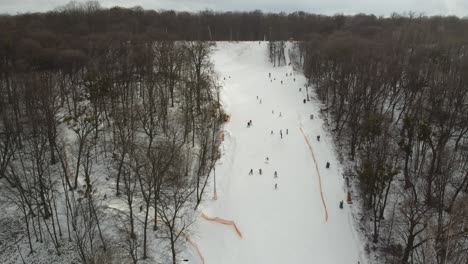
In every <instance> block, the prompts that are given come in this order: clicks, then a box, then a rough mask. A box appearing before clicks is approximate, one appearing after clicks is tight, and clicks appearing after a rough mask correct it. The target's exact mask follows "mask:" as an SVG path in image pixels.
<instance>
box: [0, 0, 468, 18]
mask: <svg viewBox="0 0 468 264" xmlns="http://www.w3.org/2000/svg"><path fill="white" fill-rule="evenodd" d="M67 2H69V1H68V0H0V13H10V14H16V13H25V12H37V11H48V10H51V9H53V8H55V7H57V6H60V5H64V4H66V3H67ZM78 2H81V0H79V1H78ZM99 2H100V3H101V5H102V6H105V7H111V6H116V5H117V6H123V7H132V6H141V7H143V8H145V9H155V10H160V9H174V10H178V11H199V10H205V9H211V10H215V11H250V10H255V9H260V10H262V11H264V12H282V11H283V12H293V11H306V12H310V13H317V14H326V15H333V14H336V13H343V14H357V13H367V14H375V15H378V16H380V15H384V16H388V15H390V14H391V13H392V12H398V13H403V12H408V11H414V12H416V13H424V14H426V15H457V16H460V17H464V16H466V15H468V0H100V1H99Z"/></svg>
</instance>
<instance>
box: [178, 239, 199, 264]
mask: <svg viewBox="0 0 468 264" xmlns="http://www.w3.org/2000/svg"><path fill="white" fill-rule="evenodd" d="M182 234H183V236H184V237H185V239H186V240H187V241H188V242H189V243H190V245H192V247H194V248H195V250H196V251H197V253H198V256H199V257H200V259H201V261H202V263H203V264H205V258H204V257H203V255H202V253H201V251H200V248H199V247H198V245H197V244H196V243H195V242H193V240H192V239H190V237H189V236H187V235H186V234H185V233H182Z"/></svg>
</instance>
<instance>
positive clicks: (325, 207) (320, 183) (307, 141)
mask: <svg viewBox="0 0 468 264" xmlns="http://www.w3.org/2000/svg"><path fill="white" fill-rule="evenodd" d="M299 129H300V130H301V133H302V135H303V136H304V139H305V141H306V143H307V146H308V147H309V150H310V153H311V154H312V159H313V160H314V163H315V169H316V170H317V175H318V180H319V188H320V198H322V204H323V208H324V209H325V222H328V211H327V204H326V203H325V198H323V191H322V177H320V172H319V169H318V165H317V160H316V159H315V154H314V151H313V150H312V145H311V144H310V142H309V139H307V136H306V134H305V133H304V130H302V127H299Z"/></svg>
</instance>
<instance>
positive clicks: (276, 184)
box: [249, 157, 278, 190]
mask: <svg viewBox="0 0 468 264" xmlns="http://www.w3.org/2000/svg"><path fill="white" fill-rule="evenodd" d="M269 161H270V159H269V158H268V157H266V159H265V163H266V164H268V162H269ZM253 173H254V171H253V169H250V171H249V175H253ZM262 174H263V171H262V169H261V168H260V169H258V175H262ZM273 178H275V179H276V178H278V172H277V171H275V172H274V173H273ZM277 189H278V183H275V190H277Z"/></svg>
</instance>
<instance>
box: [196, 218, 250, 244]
mask: <svg viewBox="0 0 468 264" xmlns="http://www.w3.org/2000/svg"><path fill="white" fill-rule="evenodd" d="M201 218H203V219H205V220H207V221H212V222H216V223H220V224H223V225H230V226H233V227H234V230H235V231H236V233H237V235H239V237H240V238H242V233H241V231H240V230H239V228H237V225H236V223H235V222H234V221H229V220H224V219H221V218H219V217H208V216H206V215H205V214H203V213H202V215H201Z"/></svg>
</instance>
